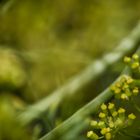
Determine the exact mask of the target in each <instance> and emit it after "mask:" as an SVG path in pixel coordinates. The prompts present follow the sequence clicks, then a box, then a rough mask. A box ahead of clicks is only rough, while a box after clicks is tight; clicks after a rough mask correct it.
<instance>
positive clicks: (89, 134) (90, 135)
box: [87, 131, 99, 140]
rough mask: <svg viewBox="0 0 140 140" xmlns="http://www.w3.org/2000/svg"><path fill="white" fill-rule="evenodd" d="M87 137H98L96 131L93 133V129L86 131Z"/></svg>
mask: <svg viewBox="0 0 140 140" xmlns="http://www.w3.org/2000/svg"><path fill="white" fill-rule="evenodd" d="M87 137H88V138H91V139H95V140H97V139H98V138H99V136H98V135H97V134H96V133H94V132H93V131H89V132H87Z"/></svg>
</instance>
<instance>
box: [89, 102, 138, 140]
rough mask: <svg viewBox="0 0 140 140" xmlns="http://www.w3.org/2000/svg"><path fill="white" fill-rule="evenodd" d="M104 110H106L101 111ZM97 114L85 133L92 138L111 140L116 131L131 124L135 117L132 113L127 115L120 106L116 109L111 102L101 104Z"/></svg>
mask: <svg viewBox="0 0 140 140" xmlns="http://www.w3.org/2000/svg"><path fill="white" fill-rule="evenodd" d="M104 110H105V111H106V112H104V113H103V112H102V111H104ZM98 116H99V118H98V119H97V121H96V120H92V121H91V123H90V125H91V127H92V130H91V131H89V132H88V133H87V137H88V138H90V139H92V140H97V139H100V138H104V139H106V140H111V139H112V138H114V137H115V135H116V133H118V132H121V130H123V129H124V128H126V127H128V126H129V125H131V124H132V122H133V120H134V119H135V118H136V116H135V115H134V114H133V113H131V114H129V115H127V114H126V110H125V109H124V108H122V107H121V108H119V109H118V110H117V109H116V107H115V105H114V104H113V103H108V104H107V105H106V104H102V105H101V112H99V115H98Z"/></svg>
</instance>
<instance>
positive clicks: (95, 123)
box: [90, 121, 98, 126]
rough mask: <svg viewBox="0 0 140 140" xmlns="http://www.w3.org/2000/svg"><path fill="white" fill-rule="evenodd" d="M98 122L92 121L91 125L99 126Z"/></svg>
mask: <svg viewBox="0 0 140 140" xmlns="http://www.w3.org/2000/svg"><path fill="white" fill-rule="evenodd" d="M97 124H98V123H97V121H91V122H90V125H91V126H97Z"/></svg>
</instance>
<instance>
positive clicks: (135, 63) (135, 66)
mask: <svg viewBox="0 0 140 140" xmlns="http://www.w3.org/2000/svg"><path fill="white" fill-rule="evenodd" d="M139 65H140V64H139V62H134V63H133V64H132V65H131V68H132V69H137V68H138V67H139Z"/></svg>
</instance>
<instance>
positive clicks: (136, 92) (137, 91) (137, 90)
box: [132, 87, 139, 95]
mask: <svg viewBox="0 0 140 140" xmlns="http://www.w3.org/2000/svg"><path fill="white" fill-rule="evenodd" d="M132 92H133V93H134V95H138V93H139V89H138V88H137V87H135V88H134V89H133V91H132Z"/></svg>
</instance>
